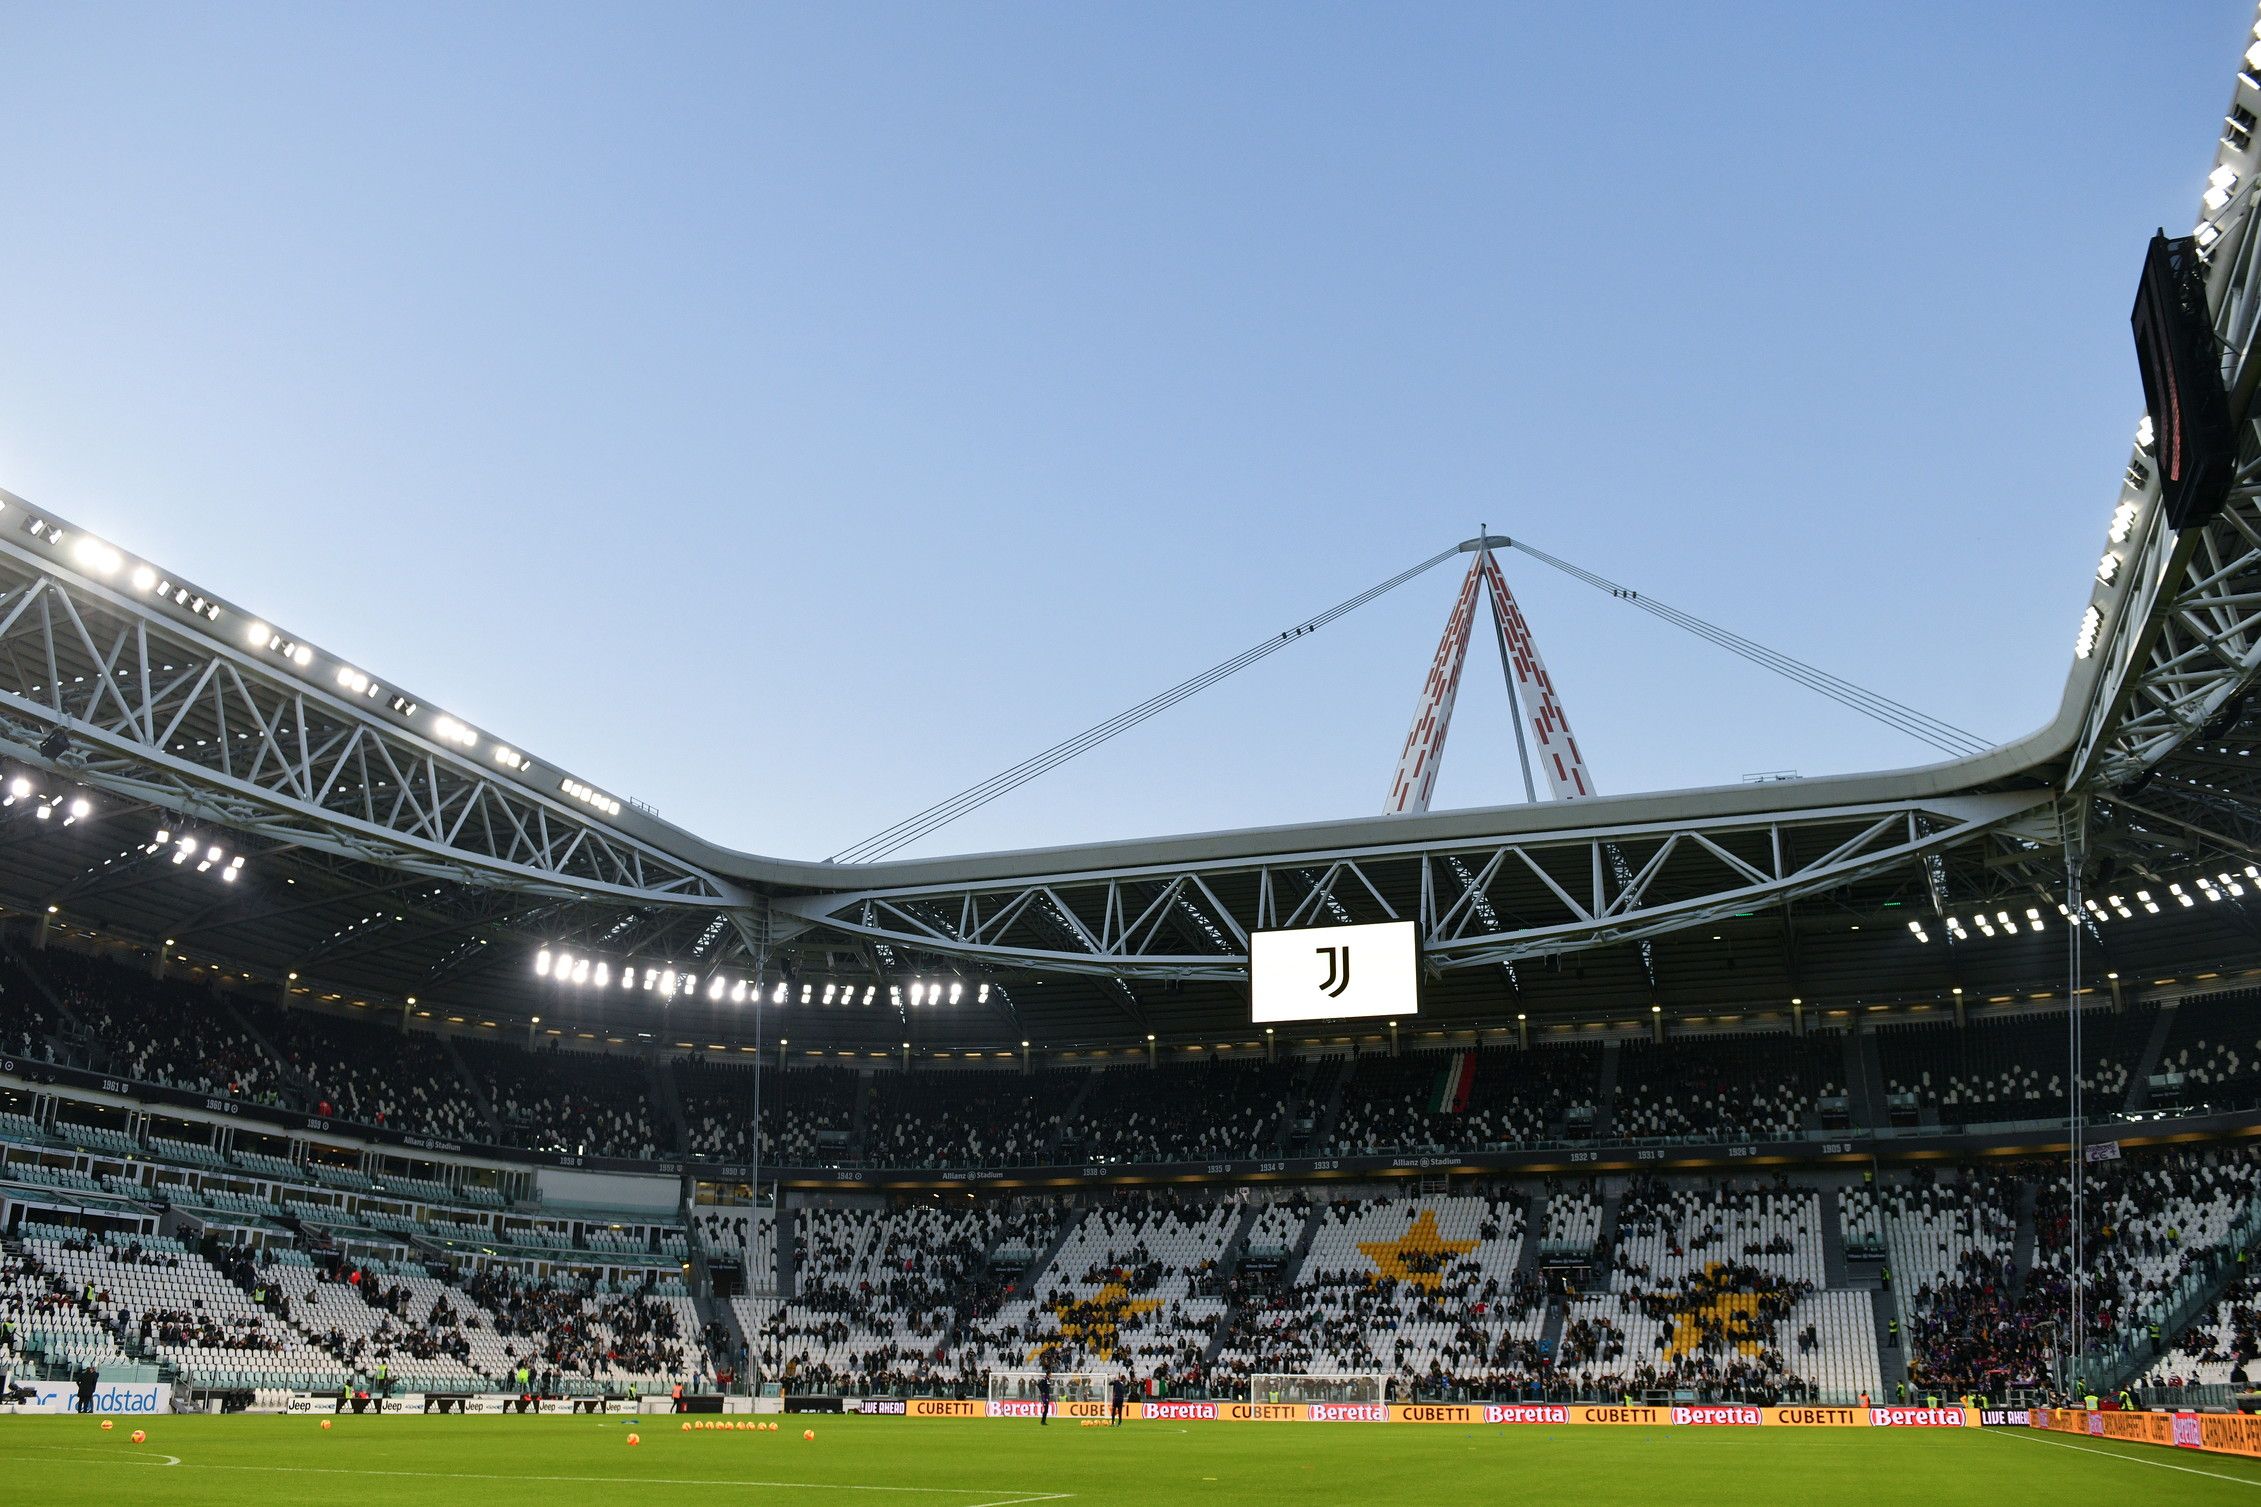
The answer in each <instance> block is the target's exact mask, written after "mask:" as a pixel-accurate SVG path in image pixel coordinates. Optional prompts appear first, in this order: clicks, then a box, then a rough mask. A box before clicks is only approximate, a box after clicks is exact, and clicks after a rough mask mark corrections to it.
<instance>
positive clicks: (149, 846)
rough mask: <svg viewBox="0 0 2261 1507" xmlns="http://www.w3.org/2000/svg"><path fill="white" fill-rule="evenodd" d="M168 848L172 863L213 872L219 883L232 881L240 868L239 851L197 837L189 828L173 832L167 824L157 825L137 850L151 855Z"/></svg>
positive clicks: (241, 862)
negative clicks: (147, 839) (153, 835)
mask: <svg viewBox="0 0 2261 1507" xmlns="http://www.w3.org/2000/svg"><path fill="white" fill-rule="evenodd" d="M168 848H170V849H171V850H172V853H173V862H174V864H175V865H177V866H179V867H181V868H186V867H188V866H189V865H190V864H195V865H196V872H198V873H199V874H217V875H218V876H219V879H220V882H221V883H223V884H233V883H235V882H236V875H238V874H240V873H242V872H243V855H242V854H241V853H230V852H229V851H228V850H227V849H226V848H224V847H222V846H220V844H218V843H216V842H211V841H208V840H207V839H205V838H201V837H198V836H197V835H196V834H195V833H193V832H182V833H175V832H173V831H172V830H171V829H170V828H166V827H159V828H158V829H157V835H156V836H155V837H154V838H152V839H151V840H150V841H148V842H146V843H144V844H143V845H142V849H141V851H142V852H144V853H146V854H150V855H152V856H154V855H156V854H158V853H162V852H164V851H165V850H166V849H168Z"/></svg>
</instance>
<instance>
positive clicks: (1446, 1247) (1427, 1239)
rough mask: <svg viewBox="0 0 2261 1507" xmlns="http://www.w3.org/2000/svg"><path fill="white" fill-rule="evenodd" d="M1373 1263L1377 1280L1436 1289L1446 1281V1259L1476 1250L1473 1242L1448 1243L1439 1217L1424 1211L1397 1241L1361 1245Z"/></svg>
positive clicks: (1454, 1241) (1366, 1242) (1431, 1212)
mask: <svg viewBox="0 0 2261 1507" xmlns="http://www.w3.org/2000/svg"><path fill="white" fill-rule="evenodd" d="M1358 1248H1359V1249H1360V1250H1362V1251H1364V1252H1365V1253H1366V1259H1367V1260H1369V1261H1371V1262H1373V1263H1374V1276H1375V1278H1376V1279H1380V1278H1385V1277H1391V1278H1395V1279H1396V1280H1398V1281H1400V1282H1404V1283H1408V1284H1410V1285H1412V1286H1414V1287H1435V1286H1436V1285H1437V1284H1438V1283H1439V1282H1440V1281H1442V1280H1443V1278H1444V1269H1445V1258H1446V1257H1448V1256H1465V1255H1467V1254H1468V1253H1469V1252H1470V1251H1472V1250H1474V1249H1476V1242H1475V1241H1473V1240H1447V1239H1445V1237H1444V1236H1442V1235H1440V1234H1438V1233H1437V1216H1436V1214H1435V1213H1434V1212H1433V1211H1431V1210H1429V1209H1423V1210H1422V1211H1421V1213H1420V1215H1419V1217H1418V1218H1416V1219H1415V1220H1414V1221H1413V1223H1411V1224H1410V1225H1407V1226H1406V1229H1405V1233H1404V1234H1402V1235H1400V1236H1398V1237H1397V1239H1395V1240H1376V1241H1365V1240H1361V1241H1359V1242H1358Z"/></svg>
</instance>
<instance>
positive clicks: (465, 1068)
mask: <svg viewBox="0 0 2261 1507" xmlns="http://www.w3.org/2000/svg"><path fill="white" fill-rule="evenodd" d="M434 1039H435V1040H437V1041H438V1042H439V1044H440V1045H441V1047H442V1048H444V1049H445V1050H446V1052H447V1060H448V1062H449V1063H450V1064H451V1065H452V1066H453V1067H454V1068H455V1076H456V1079H457V1081H458V1082H460V1083H461V1084H462V1085H463V1091H464V1092H465V1093H467V1094H469V1095H470V1096H471V1102H472V1103H473V1104H475V1105H477V1106H478V1108H479V1119H480V1121H481V1122H482V1123H484V1124H485V1125H486V1127H487V1134H488V1135H489V1136H491V1137H492V1138H493V1139H494V1140H496V1141H498V1142H499V1141H501V1140H502V1138H503V1135H502V1119H501V1117H500V1116H498V1115H497V1114H496V1113H495V1101H494V1100H492V1099H490V1098H488V1097H487V1091H486V1090H485V1089H484V1088H481V1087H480V1086H479V1078H478V1075H477V1074H476V1073H473V1072H472V1071H471V1064H470V1063H468V1062H465V1061H464V1060H463V1054H462V1053H461V1052H459V1051H457V1050H456V1049H455V1043H454V1042H453V1041H451V1040H449V1039H448V1038H447V1037H445V1036H440V1037H436V1038H434Z"/></svg>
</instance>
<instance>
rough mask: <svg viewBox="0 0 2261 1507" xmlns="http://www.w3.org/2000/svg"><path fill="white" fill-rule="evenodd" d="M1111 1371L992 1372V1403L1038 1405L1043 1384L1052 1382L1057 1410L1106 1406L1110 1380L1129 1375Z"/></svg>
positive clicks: (990, 1379) (990, 1385) (990, 1384)
mask: <svg viewBox="0 0 2261 1507" xmlns="http://www.w3.org/2000/svg"><path fill="white" fill-rule="evenodd" d="M1125 1374H1127V1373H1122V1372H1109V1371H992V1372H990V1373H989V1400H990V1401H991V1402H1036V1401H1039V1400H1040V1399H1041V1398H1042V1397H1043V1395H1044V1394H1043V1390H1042V1385H1041V1384H1042V1382H1043V1380H1044V1378H1045V1377H1047V1376H1049V1377H1051V1378H1052V1403H1053V1405H1054V1406H1055V1407H1058V1406H1061V1405H1063V1404H1065V1403H1070V1402H1105V1401H1106V1400H1107V1379H1108V1378H1109V1377H1110V1376H1116V1375H1125Z"/></svg>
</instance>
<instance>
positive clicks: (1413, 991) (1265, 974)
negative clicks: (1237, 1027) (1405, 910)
mask: <svg viewBox="0 0 2261 1507" xmlns="http://www.w3.org/2000/svg"><path fill="white" fill-rule="evenodd" d="M1248 1004H1249V1016H1250V1019H1251V1020H1252V1021H1253V1022H1254V1023H1255V1024H1257V1025H1260V1026H1261V1025H1267V1024H1273V1023H1277V1022H1282V1021H1293V1020H1341V1019H1345V1018H1348V1017H1352V1016H1372V1015H1388V1016H1411V1015H1414V1014H1417V1013H1418V1012H1419V1010H1420V1008H1421V992H1420V948H1419V946H1418V945H1417V941H1416V938H1415V936H1414V930H1413V923H1412V922H1411V921H1379V922H1375V923H1373V924H1372V925H1368V926H1310V927H1301V928H1298V929H1297V930H1295V931H1255V932H1250V933H1249V934H1248Z"/></svg>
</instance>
